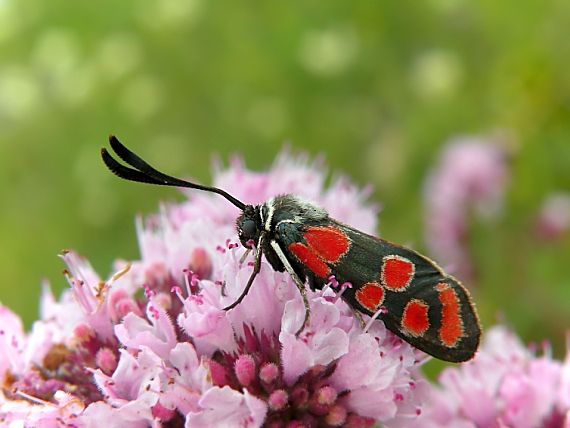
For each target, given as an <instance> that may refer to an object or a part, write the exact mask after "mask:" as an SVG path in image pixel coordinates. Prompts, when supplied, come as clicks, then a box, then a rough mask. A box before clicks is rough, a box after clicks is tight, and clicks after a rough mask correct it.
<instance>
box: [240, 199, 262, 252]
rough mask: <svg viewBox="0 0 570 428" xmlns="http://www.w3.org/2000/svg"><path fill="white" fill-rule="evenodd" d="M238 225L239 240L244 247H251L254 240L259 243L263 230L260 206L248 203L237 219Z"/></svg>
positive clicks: (254, 242)
mask: <svg viewBox="0 0 570 428" xmlns="http://www.w3.org/2000/svg"><path fill="white" fill-rule="evenodd" d="M236 227H237V232H238V236H239V240H240V241H241V243H242V245H243V246H244V247H247V248H250V247H251V246H252V242H253V244H257V241H258V240H259V235H260V234H261V230H262V224H261V219H260V217H259V208H258V207H254V206H253V205H246V206H245V208H244V209H243V212H242V213H241V215H240V216H239V217H238V218H237V220H236Z"/></svg>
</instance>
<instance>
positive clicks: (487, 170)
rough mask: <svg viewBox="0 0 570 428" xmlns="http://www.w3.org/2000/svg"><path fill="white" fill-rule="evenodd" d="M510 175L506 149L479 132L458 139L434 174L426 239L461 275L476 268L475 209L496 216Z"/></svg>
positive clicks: (437, 255) (428, 192) (441, 259)
mask: <svg viewBox="0 0 570 428" xmlns="http://www.w3.org/2000/svg"><path fill="white" fill-rule="evenodd" d="M507 179H508V170H507V164H506V154H505V152H504V151H503V150H502V149H501V148H500V146H499V145H498V144H497V142H496V141H493V140H489V139H483V138H477V137H463V138H458V139H456V140H452V141H451V142H450V143H449V144H448V145H447V146H446V148H445V150H444V152H443V154H442V156H441V159H440V161H439V164H438V165H437V166H436V167H435V168H434V170H433V171H432V173H431V175H430V176H429V177H428V180H427V183H426V184H427V185H426V189H425V201H426V202H425V205H426V217H425V218H426V229H425V230H426V242H427V244H428V247H429V249H430V254H431V255H432V256H433V257H435V259H436V260H438V261H439V262H440V263H443V264H445V265H446V266H447V267H448V270H452V271H453V272H454V273H455V274H456V275H457V276H458V277H460V278H467V277H469V276H471V275H472V273H473V272H472V270H473V267H472V266H471V261H470V257H469V254H468V252H467V249H466V247H465V243H466V241H467V238H468V232H469V223H468V221H469V214H471V213H474V214H475V215H477V216H480V217H490V216H492V215H495V214H496V213H497V212H498V211H499V209H500V208H501V205H502V201H503V194H504V192H505V188H506V184H507Z"/></svg>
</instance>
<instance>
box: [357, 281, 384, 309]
mask: <svg viewBox="0 0 570 428" xmlns="http://www.w3.org/2000/svg"><path fill="white" fill-rule="evenodd" d="M355 297H356V300H357V301H358V303H360V304H361V305H362V306H363V307H365V308H366V309H368V310H369V311H370V312H376V311H377V310H378V308H379V307H380V305H381V304H382V302H383V301H384V289H383V288H382V287H381V286H380V284H378V283H377V282H367V283H366V284H364V285H363V286H362V287H360V288H359V289H358V290H356V293H355Z"/></svg>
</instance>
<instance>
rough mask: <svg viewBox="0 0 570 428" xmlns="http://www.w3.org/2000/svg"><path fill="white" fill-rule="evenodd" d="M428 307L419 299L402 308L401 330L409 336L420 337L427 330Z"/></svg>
mask: <svg viewBox="0 0 570 428" xmlns="http://www.w3.org/2000/svg"><path fill="white" fill-rule="evenodd" d="M428 309H429V306H428V305H427V303H426V302H424V301H423V300H419V299H412V300H410V301H409V302H408V304H407V305H406V307H405V308H404V313H403V315H402V323H401V325H402V329H403V330H404V333H407V334H409V335H410V336H414V337H420V336H423V335H424V333H425V332H426V331H427V329H428V328H429V318H428Z"/></svg>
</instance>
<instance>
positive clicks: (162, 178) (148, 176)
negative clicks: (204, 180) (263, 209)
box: [101, 135, 246, 211]
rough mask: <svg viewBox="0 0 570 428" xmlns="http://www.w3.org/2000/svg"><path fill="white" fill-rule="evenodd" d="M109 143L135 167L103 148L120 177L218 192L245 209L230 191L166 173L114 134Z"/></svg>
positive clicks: (104, 154) (111, 169) (108, 160)
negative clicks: (118, 159) (149, 162)
mask: <svg viewBox="0 0 570 428" xmlns="http://www.w3.org/2000/svg"><path fill="white" fill-rule="evenodd" d="M109 143H110V144H111V148H112V149H113V151H114V152H115V153H116V154H117V156H119V158H121V159H122V160H123V161H125V162H126V163H127V164H129V165H130V166H132V167H133V168H134V169H133V168H129V167H126V166H124V165H121V164H120V163H119V162H117V161H116V160H115V159H114V158H113V157H112V156H111V155H110V154H109V152H108V151H107V150H106V149H101V157H102V158H103V162H104V163H105V165H106V166H107V168H109V170H110V171H111V172H112V173H113V174H115V175H117V176H118V177H120V178H123V179H125V180H130V181H137V182H140V183H149V184H157V185H160V186H174V187H187V188H190V189H197V190H204V191H206V192H212V193H217V194H218V195H221V196H223V197H224V198H226V199H227V200H228V201H230V202H231V203H232V204H233V205H235V206H236V207H238V208H239V209H240V210H242V211H243V210H244V208H245V207H246V205H245V204H244V203H243V202H241V201H240V200H238V199H236V198H234V197H233V196H232V195H230V194H229V193H228V192H226V191H224V190H222V189H219V188H217V187H212V186H204V185H202V184H197V183H192V182H190V181H186V180H182V179H180V178H176V177H171V176H170V175H166V174H164V173H162V172H160V171H158V170H156V169H155V168H153V167H152V166H150V165H149V164H148V163H147V162H146V161H144V160H143V159H142V158H140V157H139V156H138V155H136V154H134V153H133V152H131V151H130V150H129V149H127V148H126V147H125V146H124V145H123V144H122V143H121V142H120V141H119V140H118V139H117V138H116V137H115V136H114V135H111V136H110V137H109Z"/></svg>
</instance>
